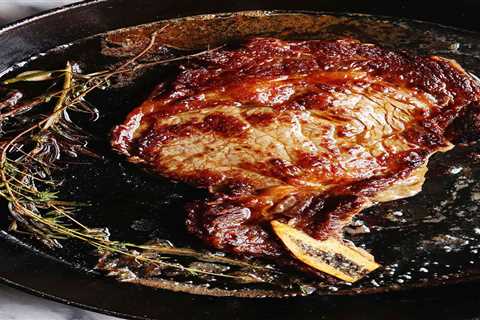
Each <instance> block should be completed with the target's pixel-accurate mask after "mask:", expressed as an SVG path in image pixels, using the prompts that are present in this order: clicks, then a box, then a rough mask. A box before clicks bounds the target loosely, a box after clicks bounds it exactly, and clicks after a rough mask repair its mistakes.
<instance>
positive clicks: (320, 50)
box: [112, 38, 480, 257]
mask: <svg viewBox="0 0 480 320" xmlns="http://www.w3.org/2000/svg"><path fill="white" fill-rule="evenodd" d="M479 98H480V87H479V84H478V83H477V82H476V81H475V80H474V79H473V78H472V77H471V76H469V75H468V74H467V73H466V72H465V71H464V70H463V69H462V68H461V67H460V66H459V65H458V64H457V63H456V62H455V61H452V60H447V59H444V58H440V57H436V56H430V57H423V56H411V55H409V54H407V53H404V52H393V51H389V50H386V49H382V48H380V47H378V46H375V45H372V44H365V43H360V42H358V41H356V40H351V39H347V40H337V41H282V40H279V39H272V38H254V39H251V40H249V41H247V42H246V43H245V44H244V45H243V46H242V47H241V48H238V49H223V50H218V51H214V52H211V53H209V54H207V55H204V56H201V57H198V58H196V60H194V61H191V62H190V63H189V64H188V65H187V66H183V68H182V71H181V72H180V74H179V75H178V77H177V79H176V80H175V81H174V82H173V83H172V84H162V85H160V86H159V87H157V89H156V90H155V92H154V93H153V94H152V96H151V97H150V98H149V99H148V100H146V101H145V102H144V103H143V104H142V105H141V106H139V107H138V108H136V109H134V110H133V111H132V112H131V113H130V114H129V116H128V117H127V119H126V120H125V122H124V123H123V124H122V125H119V126H118V127H116V128H115V130H114V132H113V140H112V144H113V147H114V148H115V150H117V151H119V152H120V153H122V154H125V155H126V156H128V158H129V160H130V161H132V162H135V163H141V164H143V165H144V166H146V167H147V168H148V169H149V170H151V171H153V172H155V173H157V174H160V175H162V176H165V177H168V178H171V179H174V180H178V181H183V182H186V183H190V184H193V185H195V186H198V187H201V188H208V189H209V190H210V192H211V193H212V198H211V199H208V200H207V201H205V202H202V203H195V204H192V205H191V206H190V207H189V208H188V211H189V212H188V218H187V227H188V230H189V231H190V232H192V233H193V234H195V235H197V236H198V237H199V238H201V239H202V240H204V241H205V242H206V243H208V244H209V245H211V246H213V247H215V248H218V249H221V250H225V251H229V252H234V253H237V254H244V255H253V256H270V257H279V256H283V257H284V256H285V255H286V252H287V251H286V250H285V248H284V246H282V244H281V242H280V241H279V240H278V238H277V237H276V236H275V235H274V234H273V232H272V229H271V225H270V221H271V220H278V221H281V222H285V223H287V222H288V224H289V225H290V226H292V227H294V228H296V229H298V230H302V231H303V232H305V233H306V234H308V235H309V236H310V237H313V238H315V239H319V240H324V239H327V238H330V237H340V236H341V230H342V227H343V226H345V224H347V223H349V221H350V220H351V218H352V216H353V215H355V214H356V213H358V212H360V211H361V210H362V209H364V208H366V207H368V206H371V205H372V204H374V203H376V202H382V201H389V200H392V199H398V198H403V197H408V196H412V195H414V194H416V193H417V192H419V191H420V190H421V186H422V184H423V181H424V175H425V172H426V163H427V161H428V158H429V157H430V156H431V155H432V154H434V153H435V152H438V151H446V150H449V149H450V148H452V146H453V145H452V144H451V143H450V142H449V140H448V139H447V135H446V132H447V131H446V129H447V127H448V126H449V125H450V123H451V122H452V121H453V120H454V119H455V118H456V117H458V116H459V115H460V114H462V113H463V112H464V109H466V107H469V106H470V105H472V106H473V105H475V104H476V103H477V102H478V100H479Z"/></svg>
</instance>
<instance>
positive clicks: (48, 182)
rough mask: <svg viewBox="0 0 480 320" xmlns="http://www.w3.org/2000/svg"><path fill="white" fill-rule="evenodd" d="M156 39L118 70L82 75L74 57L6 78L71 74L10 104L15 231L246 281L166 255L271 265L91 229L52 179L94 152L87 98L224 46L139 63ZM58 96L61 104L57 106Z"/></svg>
mask: <svg viewBox="0 0 480 320" xmlns="http://www.w3.org/2000/svg"><path fill="white" fill-rule="evenodd" d="M166 27H167V26H165V27H164V28H166ZM162 30H163V29H161V30H159V31H162ZM156 37H157V32H155V33H153V34H152V36H151V39H150V42H149V43H148V45H147V46H146V47H145V48H144V49H143V50H142V51H141V52H140V53H139V54H138V55H136V56H135V57H133V58H132V59H130V60H128V61H126V62H125V63H124V64H122V65H121V66H119V67H117V68H116V69H115V70H114V71H112V70H102V71H97V72H93V73H90V74H81V73H79V72H75V70H74V68H73V66H72V64H71V63H70V62H67V63H66V66H65V69H60V70H52V71H42V70H35V71H27V72H23V73H21V74H19V75H18V76H17V77H15V78H12V79H8V80H5V81H3V84H5V85H8V84H14V83H17V82H20V81H49V80H53V79H58V78H60V77H63V86H62V88H61V89H60V90H58V91H54V92H46V93H45V94H44V95H42V96H40V97H37V98H34V99H33V100H31V101H29V102H26V103H21V104H19V103H17V104H14V105H11V106H10V105H9V107H5V108H4V109H2V110H1V113H0V130H1V131H0V196H1V197H3V198H4V199H6V200H7V202H8V207H9V211H10V214H11V216H12V218H13V222H12V224H11V226H10V230H16V231H19V232H27V233H29V234H31V235H33V236H34V237H36V238H37V239H39V240H41V241H42V242H43V243H44V244H46V245H47V246H48V247H51V248H60V247H61V246H62V245H61V242H60V240H61V239H76V240H80V241H82V242H84V243H87V244H89V245H91V246H93V247H94V248H96V249H97V250H98V251H99V252H108V253H114V254H120V255H122V256H126V257H131V258H133V259H135V261H139V262H144V263H148V264H153V265H159V266H163V267H169V268H174V269H178V270H181V271H185V272H188V273H190V274H206V275H210V276H217V277H224V278H232V279H238V280H242V281H243V280H245V279H244V276H241V275H238V274H235V275H230V274H225V273H215V272H209V271H205V270H200V269H198V268H192V267H188V266H183V265H181V264H179V263H176V262H169V261H165V259H164V258H163V256H183V257H189V258H193V259H196V260H198V261H207V262H213V263H220V264H224V265H229V266H236V267H240V268H247V269H261V268H265V267H263V266H260V265H256V264H251V263H248V262H245V261H240V260H235V259H231V258H227V257H223V256H217V255H214V254H211V253H201V252H197V251H195V250H193V249H189V248H176V247H173V246H165V245H158V244H150V245H148V244H147V245H136V244H132V243H125V242H120V241H114V240H110V239H109V237H110V234H109V231H108V229H107V228H103V229H102V228H90V227H88V226H86V225H84V224H82V223H81V222H79V221H78V220H77V219H76V218H75V214H76V211H77V209H78V207H79V204H78V203H74V202H69V201H64V200H60V199H58V195H57V191H56V189H55V187H56V186H58V185H59V182H58V181H55V180H54V179H53V178H52V173H53V172H54V171H55V170H58V169H60V168H58V167H57V162H58V160H59V159H60V158H61V157H62V156H68V154H69V152H70V153H74V154H76V153H78V152H83V153H86V154H92V152H91V151H89V150H88V149H87V148H86V145H87V140H88V136H87V135H86V134H84V133H83V132H82V130H81V128H79V127H78V126H77V125H76V124H75V123H73V122H72V121H71V120H70V117H69V113H70V112H87V113H92V114H97V110H96V108H95V107H92V106H91V104H90V103H89V102H88V101H87V99H86V98H87V97H88V95H89V94H90V93H91V92H93V91H95V90H97V89H101V88H104V87H108V86H109V84H110V81H111V79H112V78H113V77H114V76H116V75H119V74H123V73H129V72H135V71H138V70H139V69H142V68H148V67H152V66H154V65H159V64H167V63H170V62H174V61H180V60H185V59H189V58H192V57H197V56H200V55H203V54H206V53H208V52H211V51H213V50H217V49H218V48H214V49H209V50H206V51H202V52H199V53H195V54H191V55H184V56H181V57H176V58H170V59H165V60H160V61H154V62H148V63H143V64H142V63H138V61H139V60H140V59H141V58H142V57H143V56H144V55H145V54H147V53H148V52H149V51H150V50H151V49H152V48H153V46H154V44H155V41H156ZM53 101H54V102H55V103H54V105H53V108H52V107H51V102H53ZM49 104H50V112H49V113H45V112H43V113H42V115H43V116H42V117H41V118H40V119H39V120H38V121H35V122H34V123H33V124H31V125H30V126H28V127H27V128H24V127H22V126H20V127H18V126H12V125H11V123H12V122H15V120H18V118H19V117H20V116H23V115H24V114H26V117H28V116H29V115H30V113H35V112H38V110H39V109H40V108H39V107H40V106H45V107H46V108H42V109H41V110H43V109H47V107H48V105H49ZM10 127H12V128H10ZM137 250H143V251H150V252H155V253H157V254H160V255H163V256H160V257H155V258H152V257H149V256H147V255H145V254H142V253H139V252H138V251H137ZM133 251H135V253H134V252H133ZM247 280H248V279H247Z"/></svg>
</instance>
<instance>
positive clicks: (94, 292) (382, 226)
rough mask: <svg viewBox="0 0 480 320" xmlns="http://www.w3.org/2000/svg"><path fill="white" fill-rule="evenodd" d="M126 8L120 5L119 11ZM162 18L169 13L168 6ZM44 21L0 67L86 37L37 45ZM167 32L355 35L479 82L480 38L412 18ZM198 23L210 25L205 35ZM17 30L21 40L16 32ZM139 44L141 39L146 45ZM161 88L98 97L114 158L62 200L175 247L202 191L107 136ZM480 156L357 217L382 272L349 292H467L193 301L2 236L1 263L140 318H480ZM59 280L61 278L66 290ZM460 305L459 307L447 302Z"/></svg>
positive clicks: (83, 174)
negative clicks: (148, 166) (445, 64)
mask: <svg viewBox="0 0 480 320" xmlns="http://www.w3.org/2000/svg"><path fill="white" fill-rule="evenodd" d="M120 2H122V1H118V2H117V3H120ZM106 3H107V2H98V3H92V4H91V5H86V6H79V7H77V8H73V9H71V10H67V11H62V12H59V13H57V14H55V15H53V16H50V17H46V18H44V19H43V20H45V21H48V19H53V20H54V19H55V18H57V19H62V15H63V16H64V17H63V19H65V17H66V16H67V15H68V16H70V18H72V19H70V20H69V21H71V22H72V23H73V24H74V23H75V17H76V18H77V19H80V18H81V17H84V15H85V14H86V13H87V12H88V10H91V11H90V12H91V13H92V14H91V15H90V17H92V16H93V17H94V18H95V17H97V18H98V17H100V16H101V15H99V14H105V12H109V10H114V9H112V8H115V7H116V2H115V1H113V2H112V3H114V4H115V5H113V7H112V6H110V7H107V6H106V7H102V5H105V4H106ZM149 6H153V7H154V6H155V5H154V4H152V2H148V1H145V8H143V9H136V10H133V8H132V14H133V13H135V12H137V13H138V11H142V10H146V9H147V8H149ZM167 7H168V6H167ZM190 8H191V7H190ZM305 8H312V7H311V4H310V5H306V6H305ZM302 9H304V8H302ZM102 10H104V11H102ZM122 10H125V9H122ZM161 10H162V8H158V9H157V10H152V11H151V12H150V15H146V16H144V17H136V18H135V15H133V16H132V23H133V22H134V23H143V22H149V21H152V20H157V19H159V18H163V17H164V18H167V17H172V15H169V16H168V13H164V14H165V16H162V14H161V13H159V14H158V15H157V14H153V13H154V12H155V13H156V12H162V11H161ZM165 10H166V12H168V10H167V9H165ZM169 10H172V9H171V8H170V9H169ZM191 10H193V11H195V10H194V9H191ZM187 11H188V10H187ZM219 11H220V10H219ZM102 12H103V13H102ZM203 12H205V11H203ZM110 13H112V12H110ZM192 13H194V12H192ZM195 13H197V12H195ZM75 14H76V15H75ZM177 15H178V14H177ZM108 19H112V17H110V16H109V18H107V19H106V20H105V21H108ZM136 19H138V20H136ZM87 20H89V19H87ZM94 20H95V19H94ZM45 21H42V19H40V20H34V21H31V22H30V23H26V24H24V25H20V26H19V27H17V28H14V29H11V30H7V31H4V33H3V34H1V35H0V41H3V43H9V41H10V44H14V45H12V46H10V47H8V48H9V49H7V50H6V51H14V50H13V49H14V48H16V49H17V50H16V53H15V55H16V56H14V57H13V59H16V60H12V57H11V56H10V58H8V59H7V58H6V57H5V58H4V57H0V58H2V59H3V58H4V59H3V61H0V63H4V66H9V65H11V64H12V62H17V61H19V60H21V59H24V58H27V57H28V56H29V55H35V54H38V53H39V52H40V51H45V49H48V48H51V45H52V44H55V45H58V44H60V43H61V41H63V42H68V41H70V40H76V39H80V38H82V37H84V36H86V35H87V34H83V35H79V34H77V35H75V32H78V31H75V32H74V31H72V34H73V35H72V36H73V37H74V38H70V39H69V40H67V39H64V38H62V37H64V35H62V36H59V39H56V40H53V41H60V42H56V43H55V42H45V41H46V40H44V39H43V40H38V42H36V40H35V39H29V35H26V34H24V35H23V36H22V35H21V31H22V28H23V31H24V32H25V30H26V29H25V28H27V27H28V26H29V25H33V26H34V25H35V24H39V23H43V24H44V25H46V28H45V30H48V24H46V23H45ZM108 22H109V23H111V25H110V26H105V25H102V23H101V22H99V21H96V22H92V21H88V22H87V24H86V25H89V24H90V23H91V24H93V25H95V27H92V30H91V33H96V32H101V31H105V30H109V29H114V28H117V27H119V26H121V22H119V21H116V22H110V21H108ZM104 23H106V22H104ZM171 23H173V24H178V26H179V27H178V30H179V31H180V30H181V31H182V32H177V33H175V31H174V32H172V34H171V35H166V36H167V37H170V39H172V40H175V41H178V42H179V43H178V44H182V41H183V44H191V45H194V44H196V45H197V46H199V47H202V46H205V45H206V44H211V45H214V44H215V43H223V42H234V41H238V40H240V39H242V38H244V37H246V36H249V35H258V34H260V35H275V36H281V37H284V38H295V39H299V38H302V39H305V38H332V37H342V36H353V37H356V38H359V39H360V40H362V41H366V42H373V43H378V44H381V45H384V46H389V47H396V48H398V47H400V48H404V49H407V50H411V51H416V52H417V53H430V54H439V55H442V56H447V57H451V58H455V59H457V60H458V61H459V62H460V63H461V64H462V65H464V66H465V67H466V68H467V69H468V70H469V71H472V72H476V73H479V71H480V70H478V69H477V68H478V67H479V66H480V64H478V57H477V54H478V53H479V52H480V49H479V45H480V42H479V41H480V37H479V36H478V35H477V34H475V33H470V32H464V31H461V30H454V29H450V28H444V27H441V26H435V25H431V24H424V23H418V22H411V21H408V20H400V19H393V20H391V19H386V18H375V17H368V16H356V15H353V16H352V15H336V16H319V15H309V14H308V15H298V14H285V13H280V12H279V13H271V12H269V13H268V14H259V13H255V14H243V15H219V16H217V17H209V19H203V18H197V20H193V22H192V21H191V20H188V21H187V20H178V21H174V22H171ZM160 24H161V23H160ZM198 25H201V26H202V28H198ZM158 26H159V25H153V26H147V27H140V29H137V30H134V31H132V30H126V31H122V32H119V33H116V34H115V35H116V36H118V37H119V39H121V38H122V37H125V36H126V35H128V34H129V33H130V32H135V33H140V34H142V32H145V34H148V30H149V29H150V28H157V27H158ZM102 28H103V29H102ZM185 28H187V29H185ZM188 28H190V29H188ZM174 30H175V29H174ZM185 30H187V32H186V31H185ZM15 32H17V33H19V32H20V33H19V34H16V35H15ZM202 32H203V33H202ZM67 33H68V32H67ZM91 33H90V34H91ZM9 34H10V35H9ZM75 36H76V38H75ZM2 37H3V38H2ZM18 37H20V38H18ZM54 38H55V37H54ZM19 39H21V40H22V41H24V43H23V45H25V48H24V49H25V50H23V51H22V50H18V49H19V44H20V45H22V43H21V42H18V40H19ZM109 39H110V40H111V39H112V38H111V37H110V38H109ZM102 40H104V37H103V36H101V37H94V38H91V39H87V40H82V41H78V42H75V43H74V44H73V45H72V46H69V47H68V48H63V49H61V50H55V51H54V52H49V53H48V54H47V55H46V56H43V57H41V58H39V59H37V60H35V61H32V62H29V63H28V64H27V65H26V66H25V68H28V69H32V68H33V69H35V68H38V67H40V66H41V67H42V68H46V67H47V66H48V67H58V62H59V61H65V60H66V59H67V58H68V59H70V60H74V61H76V62H78V63H79V64H81V65H84V66H85V67H87V66H88V67H96V66H99V65H101V64H102V63H104V64H108V63H109V61H110V60H109V59H115V58H118V57H115V56H114V55H113V56H110V57H108V56H105V55H100V51H101V49H102V45H104V44H105V41H102ZM144 40H145V39H144ZM144 40H143V41H144ZM42 41H43V42H42ZM49 41H52V40H49ZM141 42H142V39H141V38H140V41H139V43H141ZM107 45H108V41H107ZM12 48H13V49H12ZM4 54H5V53H4ZM12 55H13V53H12ZM0 60H1V59H0ZM159 80H161V78H159V76H158V74H156V73H152V74H146V75H143V76H141V77H140V78H139V79H136V81H135V82H134V83H132V84H129V85H127V86H126V87H125V88H124V89H122V90H119V91H118V92H115V94H114V95H112V94H108V95H103V96H102V95H99V96H98V97H97V98H98V102H99V103H100V104H101V105H109V106H115V112H112V111H111V110H109V111H106V112H105V113H104V115H103V117H102V119H101V120H100V121H99V122H97V123H96V124H95V127H92V128H90V129H91V131H93V132H94V133H95V134H96V135H97V136H98V137H99V141H98V142H97V147H98V148H99V149H101V150H103V152H104V154H105V155H107V157H106V158H107V161H103V162H101V163H97V164H96V166H88V167H71V168H69V169H68V170H71V171H67V173H66V174H68V176H70V177H71V179H69V180H68V181H67V183H66V185H65V191H64V192H65V193H67V194H70V195H71V196H72V197H73V196H75V197H77V198H78V199H82V198H85V199H91V198H94V199H96V200H97V202H98V206H97V207H94V208H95V209H96V210H92V211H90V212H85V214H84V215H85V219H86V220H87V221H89V222H90V223H99V224H103V225H105V224H106V225H108V226H109V227H111V229H112V232H114V234H116V235H117V236H119V237H122V238H126V239H129V240H132V241H133V240H136V241H137V240H138V241H141V240H144V239H148V237H150V236H151V233H152V232H154V233H155V235H156V236H158V235H159V234H161V235H162V236H165V237H174V240H175V241H177V242H182V241H185V242H188V241H190V240H191V239H189V238H188V236H187V235H185V232H184V231H183V224H182V221H183V214H182V212H181V211H178V210H177V211H175V210H171V209H172V208H173V207H179V206H178V204H179V203H181V202H182V201H186V200H188V199H190V198H191V197H195V196H199V195H195V192H194V190H192V189H191V188H188V187H186V186H182V185H175V188H173V192H170V193H169V191H168V190H170V189H172V188H171V187H172V185H170V184H169V183H168V182H166V181H160V180H158V179H156V178H153V177H150V176H147V175H145V174H142V173H141V172H139V171H138V170H137V169H135V168H134V167H132V166H130V165H128V164H126V163H124V162H123V160H122V159H120V158H118V157H116V156H115V155H113V154H112V153H110V151H109V150H108V144H107V143H106V142H107V141H108V133H109V130H110V128H111V127H112V126H113V125H114V124H115V123H118V122H119V121H120V120H121V119H122V118H123V116H124V115H125V114H126V113H127V112H128V111H129V110H130V109H131V108H133V107H134V106H135V105H136V104H138V102H139V101H141V100H142V99H143V98H144V97H145V95H146V94H148V91H149V90H147V92H145V88H152V87H153V86H154V85H155V83H156V82H158V81H159ZM476 155H477V150H476V148H475V146H473V147H470V148H462V149H459V148H457V149H456V150H454V151H453V152H451V153H448V154H445V155H439V156H437V157H435V158H434V159H432V161H431V163H430V166H429V167H430V173H429V175H428V178H427V183H426V185H425V187H424V192H422V193H421V194H420V195H418V196H416V197H414V198H411V199H405V200H401V201H396V202H392V203H388V204H385V205H382V206H379V207H376V208H373V209H371V210H368V211H367V212H365V213H364V215H362V216H361V217H360V219H361V220H362V221H364V223H366V224H367V225H368V226H369V227H370V229H371V230H372V232H371V233H368V234H362V235H358V236H355V237H354V238H352V240H353V241H355V242H358V243H365V244H366V245H367V247H368V248H369V249H372V250H373V252H374V253H375V254H376V256H377V257H378V258H379V260H380V261H382V262H383V263H384V266H386V268H384V269H383V271H382V272H381V273H380V274H375V275H373V278H372V279H368V281H367V282H366V283H364V284H362V287H361V288H360V289H359V290H357V289H358V288H355V289H354V290H349V289H346V290H345V291H344V293H348V294H352V293H355V292H377V291H385V290H397V289H403V288H414V287H433V286H438V285H441V284H445V285H446V284H450V285H453V284H455V283H458V282H462V283H463V284H462V285H461V286H455V287H452V286H448V287H446V288H445V287H443V288H438V287H437V288H436V289H424V290H423V291H409V292H408V293H396V294H391V295H389V296H386V297H385V296H380V295H371V296H368V297H365V296H362V297H353V298H351V297H322V296H320V297H308V298H292V299H289V300H288V302H281V301H279V300H275V299H273V300H271V299H268V300H266V299H265V300H261V301H256V300H245V299H235V298H209V297H197V296H191V295H187V294H181V293H171V292H166V291H163V290H154V289H150V288H144V287H138V286H132V285H128V284H123V283H116V282H114V281H112V280H109V279H105V278H103V277H102V276H99V275H98V274H96V273H86V272H85V270H86V269H89V268H91V265H92V262H93V261H91V260H89V258H88V256H86V255H83V254H81V252H82V249H81V248H77V247H76V246H74V245H72V246H70V247H67V248H66V250H64V251H62V252H55V253H53V254H52V253H49V254H48V255H45V254H44V253H42V252H41V251H42V248H41V247H38V248H37V249H39V251H36V249H35V247H36V246H35V244H34V247H28V248H27V247H25V246H24V245H22V244H20V243H19V242H18V241H17V240H16V239H14V238H12V236H10V235H8V234H6V233H3V237H4V238H5V240H6V241H3V242H2V245H1V247H0V248H1V250H0V256H1V257H2V262H4V263H2V266H1V267H0V275H1V276H2V278H4V279H6V281H11V282H14V283H16V284H17V285H20V286H22V287H24V288H29V289H30V290H35V291H37V293H44V294H47V295H53V296H55V297H57V298H60V299H62V300H63V301H65V302H73V303H76V304H81V305H83V306H87V307H90V308H100V310H101V311H102V310H103V311H105V312H108V311H110V312H112V311H113V312H119V313H121V314H124V315H130V316H132V317H133V316H137V317H143V316H145V317H147V318H148V317H150V318H158V317H167V316H172V317H175V318H191V317H192V316H193V315H195V316H196V318H206V317H210V318H219V319H221V318H224V317H226V316H232V315H235V317H238V318H240V317H243V316H250V317H252V316H258V317H260V316H267V315H273V316H276V317H278V318H286V317H288V316H291V315H293V314H295V315H297V316H298V314H300V313H301V314H302V315H304V316H305V318H309V317H312V318H313V317H316V318H318V317H320V318H321V317H322V315H323V316H324V317H326V318H328V317H330V316H333V315H334V316H336V317H338V318H349V317H351V316H352V315H356V316H357V317H359V318H362V317H363V318H368V319H371V318H375V317H378V318H385V317H386V316H389V317H392V318H396V317H397V318H398V319H400V318H404V317H406V316H408V315H409V314H410V315H413V314H417V312H418V310H416V308H417V307H418V303H420V302H419V300H420V299H423V303H425V304H426V306H430V307H433V306H434V305H437V304H438V303H440V301H445V299H448V304H443V305H442V307H441V308H425V309H423V311H422V312H425V314H424V316H426V315H427V314H426V313H427V312H428V313H429V315H434V314H437V315H442V317H444V316H445V315H448V316H450V315H451V317H452V318H454V317H459V318H462V317H464V318H469V317H473V316H476V314H475V312H476V311H475V307H474V306H475V303H476V301H478V298H476V294H475V289H476V285H475V283H469V282H470V281H472V280H475V279H476V278H477V276H478V274H479V267H478V264H479V263H480V261H479V259H478V255H477V251H476V250H477V249H478V245H479V236H478V234H477V230H476V229H475V228H474V226H475V225H478V218H477V217H476V216H477V212H478V208H477V202H476V201H477V200H476V199H477V196H476V194H477V192H478V186H477V183H476V181H477V180H478V174H479V170H478V164H477V163H476V162H477V160H476V159H477V156H476ZM108 190H115V192H108ZM159 191H160V192H161V193H162V194H163V196H162V199H158V197H155V198H154V197H152V196H150V197H149V196H148V195H152V194H158V192H159ZM172 199H173V200H172ZM145 204H148V205H145ZM180 207H181V206H180ZM99 209H101V210H99ZM99 212H102V213H101V214H100V213H99ZM162 212H163V213H164V212H169V214H168V215H166V214H162ZM138 220H143V221H144V220H147V221H148V224H149V227H148V228H146V229H149V230H145V228H143V230H140V231H139V230H135V229H132V228H130V226H131V225H132V223H133V222H135V221H138ZM172 231H175V232H172ZM175 237H176V238H175ZM79 252H80V253H79ZM425 270H426V271H425ZM59 275H61V277H62V279H64V281H62V282H59V281H58V279H59ZM335 293H336V291H335V290H332V292H328V294H335ZM452 296H454V297H455V298H451V297H452ZM187 306H188V308H187Z"/></svg>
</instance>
